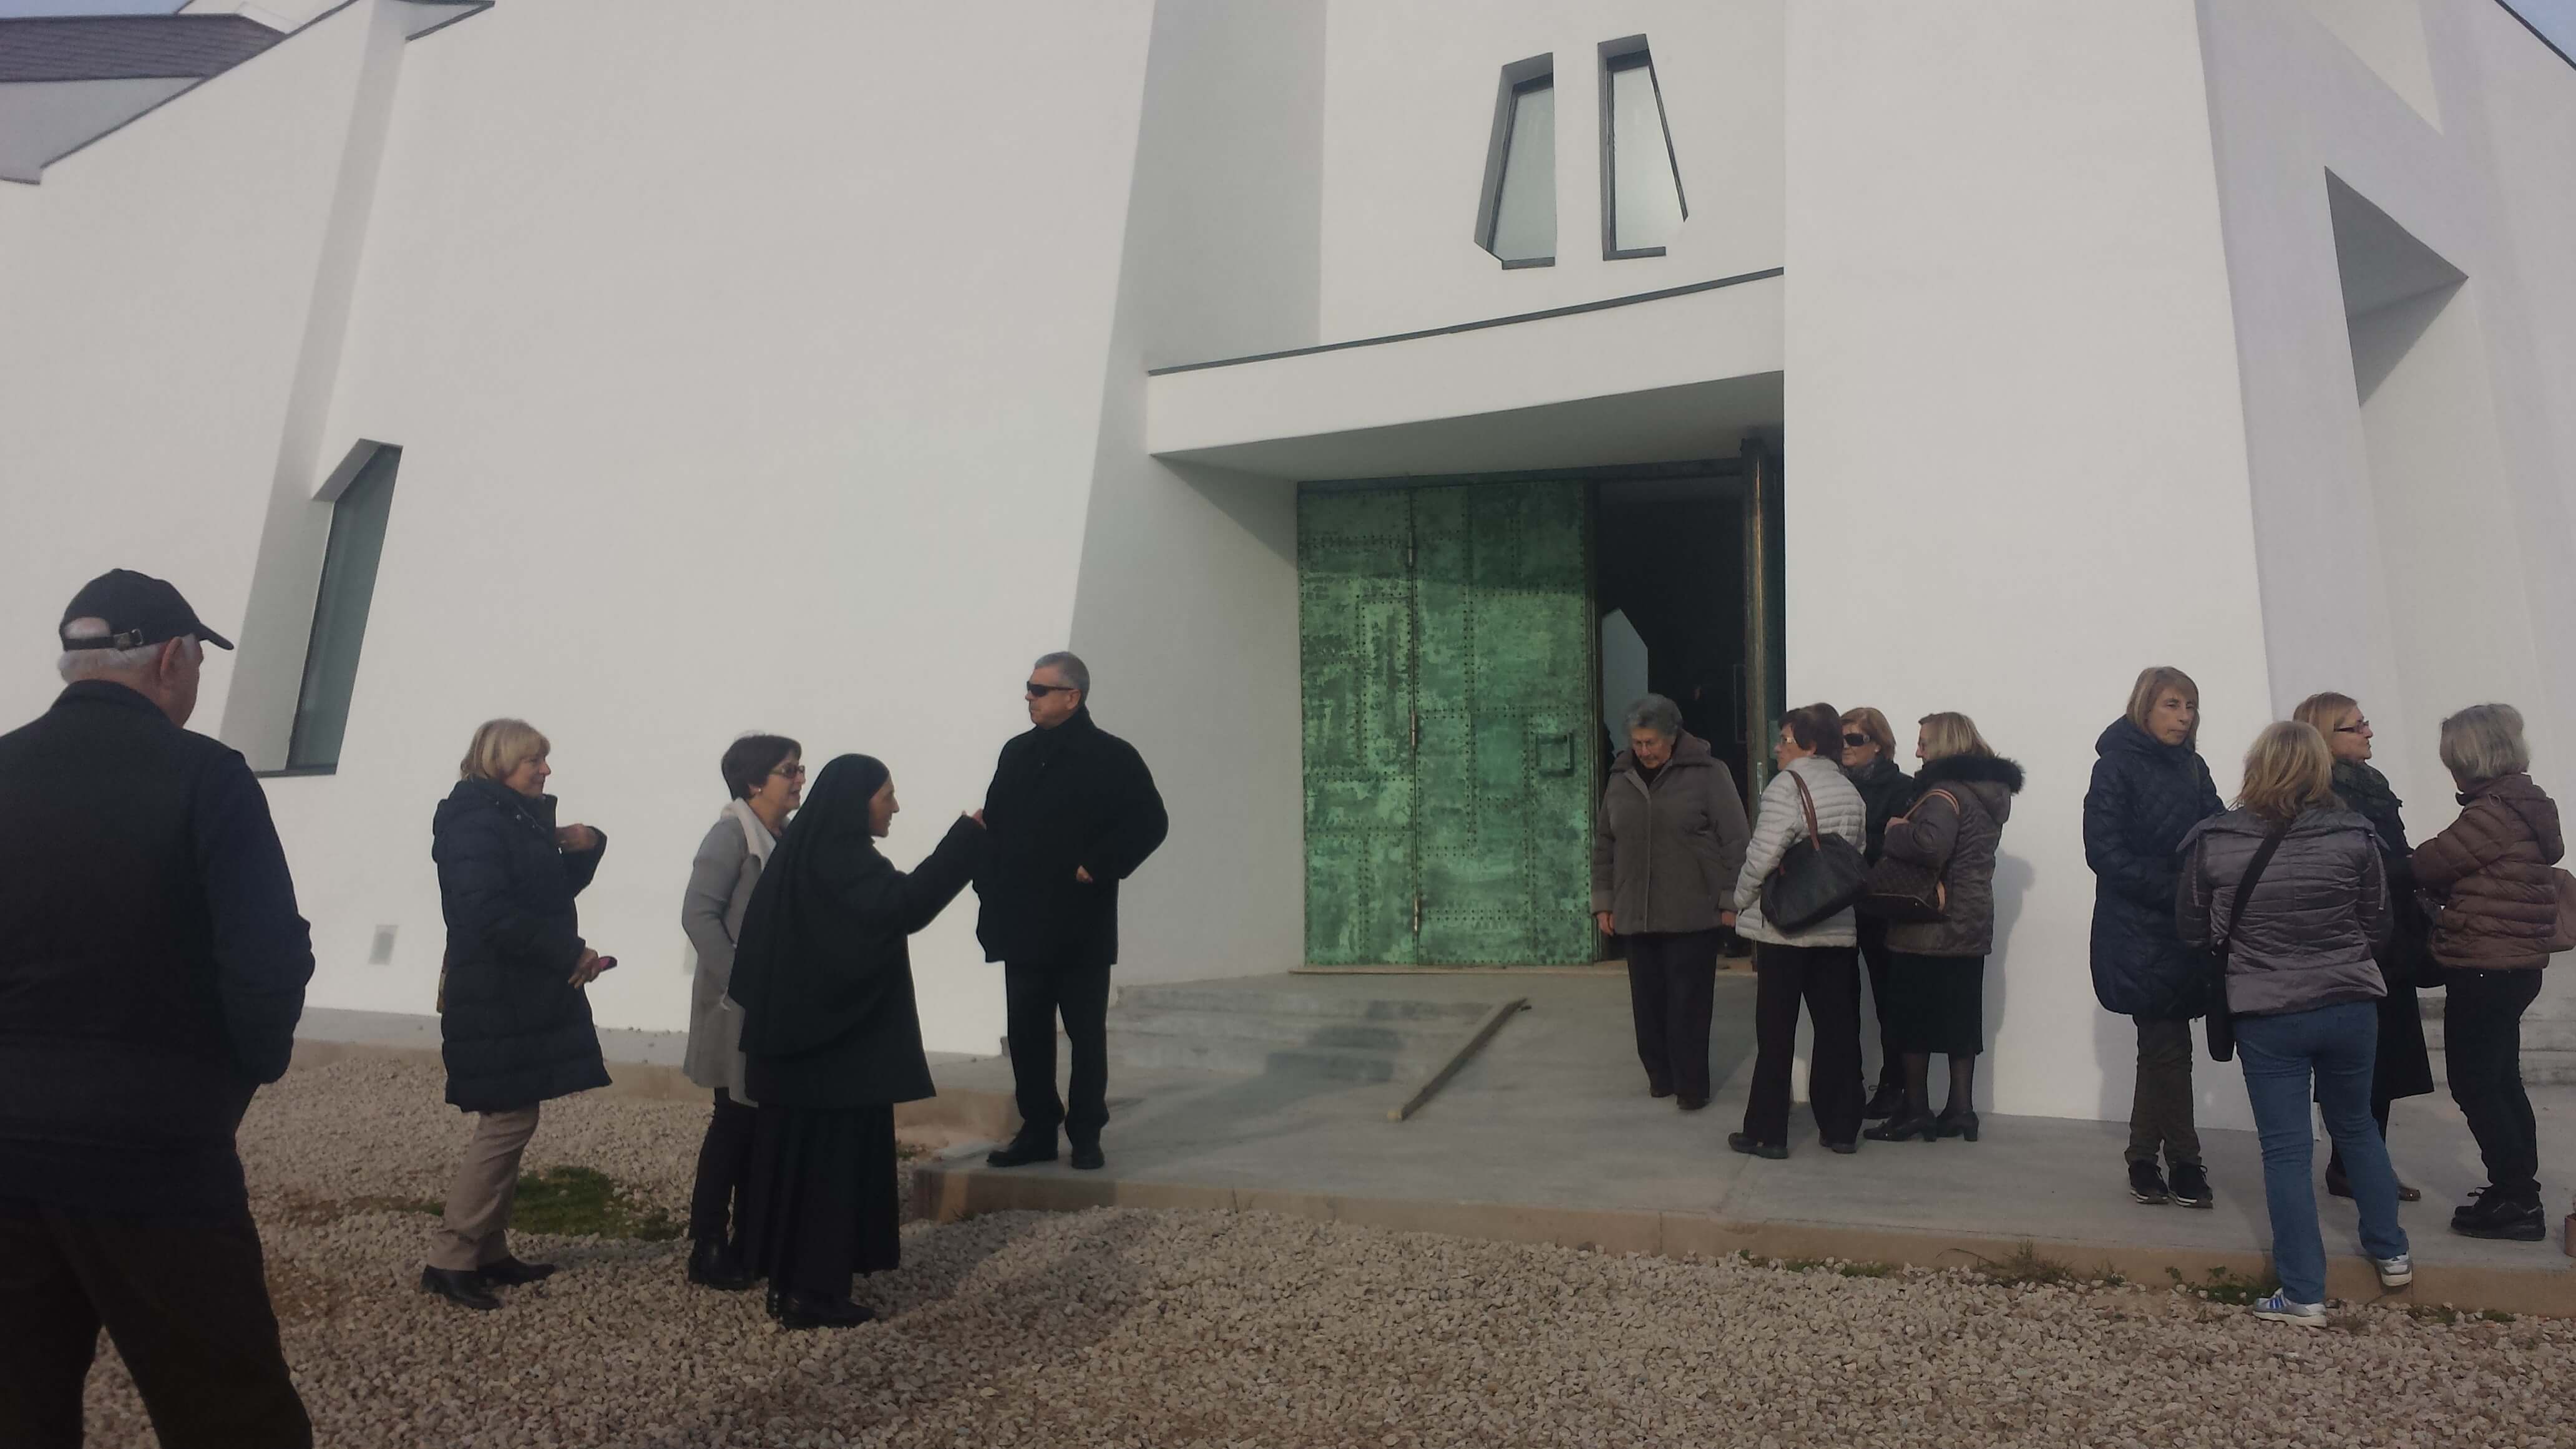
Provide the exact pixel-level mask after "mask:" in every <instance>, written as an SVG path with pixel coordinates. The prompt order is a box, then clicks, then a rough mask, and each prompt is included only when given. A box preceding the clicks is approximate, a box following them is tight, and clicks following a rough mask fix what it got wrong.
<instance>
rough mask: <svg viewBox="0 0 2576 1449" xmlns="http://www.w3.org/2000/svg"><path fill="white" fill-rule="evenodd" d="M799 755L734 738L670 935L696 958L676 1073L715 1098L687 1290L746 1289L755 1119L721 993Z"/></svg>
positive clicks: (701, 1158)
mask: <svg viewBox="0 0 2576 1449" xmlns="http://www.w3.org/2000/svg"><path fill="white" fill-rule="evenodd" d="M803 754H804V750H803V748H802V747H800V746H799V745H798V744H797V743H796V742H795V741H794V740H791V739H788V738H787V737H785V736H784V735H758V734H754V735H744V736H743V737H742V738H741V739H738V740H736V741H734V742H733V744H732V745H731V746H729V747H728V748H727V749H726V750H725V752H724V763H723V766H722V769H723V771H724V782H725V789H726V791H727V792H728V793H730V794H731V795H732V796H733V799H732V800H731V801H730V802H728V803H727V804H726V805H725V808H724V813H723V814H721V815H719V816H717V817H716V823H715V824H714V826H712V827H711V828H710V829H709V830H708V831H707V838H706V839H705V840H702V841H700V842H699V843H698V855H697V859H696V860H694V861H692V862H690V864H689V889H688V894H687V895H686V896H685V897H683V898H682V901H681V904H680V929H682V930H684V931H686V932H688V933H689V945H690V946H691V947H692V948H693V949H694V950H695V951H696V952H697V956H698V965H697V975H696V979H695V981H694V982H693V983H692V985H691V988H690V992H689V1051H688V1055H687V1057H685V1058H684V1059H683V1060H682V1063H681V1066H682V1070H684V1071H686V1072H687V1073H688V1076H689V1080H690V1081H692V1082H695V1083H697V1084H698V1085H699V1086H701V1087H707V1088H711V1089H712V1090H713V1091H714V1092H715V1094H716V1108H715V1115H714V1116H713V1117H712V1118H710V1119H709V1120H708V1122H707V1136H706V1141H705V1142H704V1143H702V1144H701V1145H700V1146H699V1148H698V1180H697V1186H696V1187H695V1188H694V1189H693V1190H692V1191H691V1193H690V1194H689V1238H690V1241H691V1244H692V1246H691V1247H690V1250H689V1281H690V1282H692V1283H697V1284H702V1285H704V1286H706V1287H709V1288H722V1289H726V1290H728V1291H738V1290H740V1289H744V1288H748V1287H750V1286H751V1283H752V1277H751V1274H750V1273H749V1272H747V1271H745V1269H744V1268H743V1266H742V1260H741V1257H740V1255H739V1253H738V1252H737V1251H736V1244H735V1239H736V1236H737V1232H738V1229H739V1225H740V1223H741V1221H742V1211H741V1209H742V1200H743V1193H744V1191H745V1188H746V1186H747V1184H748V1183H749V1181H750V1178H751V1139H752V1125H753V1122H754V1120H755V1116H756V1113H755V1111H754V1109H753V1106H752V1102H751V1098H750V1096H749V1094H748V1093H746V1092H745V1091H744V1090H743V1069H744V1068H743V1056H742V1008H741V1007H739V1006H737V1005H735V1004H734V1001H733V998H732V997H731V996H730V995H728V994H727V988H728V987H729V986H730V985H731V984H732V978H733V950H734V941H735V940H736V939H737V938H738V937H740V936H741V934H742V913H743V909H744V908H745V907H746V906H748V905H750V904H751V888H752V887H753V886H755V885H757V884H759V882H760V871H761V867H762V866H763V865H765V864H766V863H767V862H768V860H769V852H770V849H771V848H772V847H773V846H775V845H776V844H777V843H778V837H779V834H780V833H781V832H783V831H784V830H786V829H787V817H788V816H789V815H790V814H791V813H793V812H794V811H795V809H796V807H797V805H798V804H799V803H800V802H801V801H802V800H803V798H804V794H805V766H804V764H803V763H802V760H801V757H802V755H803Z"/></svg>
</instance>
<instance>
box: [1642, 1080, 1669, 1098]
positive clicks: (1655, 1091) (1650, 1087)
mask: <svg viewBox="0 0 2576 1449" xmlns="http://www.w3.org/2000/svg"><path fill="white" fill-rule="evenodd" d="M1672 1094H1673V1089H1672V1088H1670V1087H1667V1086H1665V1085H1664V1084H1663V1083H1661V1082H1648V1083H1647V1084H1646V1095H1647V1096H1649V1097H1652V1098H1654V1099H1655V1100H1657V1101H1662V1100H1663V1099H1664V1098H1666V1097H1669V1096H1671V1095H1672Z"/></svg>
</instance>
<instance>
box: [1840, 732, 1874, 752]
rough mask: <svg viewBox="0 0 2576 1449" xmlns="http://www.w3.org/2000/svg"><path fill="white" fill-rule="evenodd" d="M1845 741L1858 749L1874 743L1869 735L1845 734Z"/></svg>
mask: <svg viewBox="0 0 2576 1449" xmlns="http://www.w3.org/2000/svg"><path fill="white" fill-rule="evenodd" d="M1843 743H1844V744H1846V745H1849V746H1851V747H1852V748H1853V749H1855V750H1857V749H1860V748H1861V747H1863V746H1865V745H1868V744H1871V743H1873V741H1872V740H1871V739H1870V737H1869V736H1867V735H1845V736H1843Z"/></svg>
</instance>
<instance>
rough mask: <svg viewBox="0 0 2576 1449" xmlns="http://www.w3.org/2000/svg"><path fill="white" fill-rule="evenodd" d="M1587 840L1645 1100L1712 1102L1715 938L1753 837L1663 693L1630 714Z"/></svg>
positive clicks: (1720, 767) (1714, 764)
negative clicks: (1623, 949)
mask: <svg viewBox="0 0 2576 1449" xmlns="http://www.w3.org/2000/svg"><path fill="white" fill-rule="evenodd" d="M1627 724H1628V748H1627V749H1625V750H1622V751H1620V753H1619V757H1618V758H1617V759H1616V760H1614V761H1612V762H1611V765H1610V778H1609V783H1608V784H1607V785H1606V786H1605V787H1604V788H1603V790H1602V792H1601V812H1600V818H1599V823H1598V824H1597V826H1596V827H1595V829H1594V830H1593V835H1592V913H1593V919H1594V920H1595V921H1596V922H1597V923H1598V924H1599V925H1600V927H1601V930H1602V933H1603V934H1605V935H1614V936H1617V937H1619V938H1620V939H1621V940H1622V941H1623V942H1624V943H1625V944H1626V946H1627V949H1628V1006H1629V1011H1630V1013H1631V1014H1632V1015H1633V1016H1634V1018H1635V1020H1636V1027H1637V1058H1638V1060H1639V1061H1640V1062H1642V1063H1643V1064H1644V1065H1645V1068H1646V1091H1647V1094H1648V1095H1649V1096H1655V1097H1671V1098H1674V1099H1675V1101H1674V1105H1676V1106H1678V1107H1680V1108H1681V1110H1683V1111H1685V1112H1696V1111H1698V1110H1699V1109H1700V1108H1702V1107H1705V1106H1707V1105H1708V1095H1709V1073H1708V1022H1709V1012H1710V1008H1711V1000H1712V998H1713V997H1714V995H1715V993H1716V985H1717V950H1718V933H1719V931H1720V929H1721V928H1722V927H1723V926H1724V925H1725V924H1726V923H1727V922H1729V921H1731V920H1733V919H1734V915H1735V913H1734V912H1733V911H1732V910H1729V909H1727V903H1728V900H1729V897H1730V895H1731V893H1732V891H1733V888H1734V883H1735V873H1736V871H1737V870H1738V869H1739V868H1741V867H1742V865H1743V864H1744V847H1745V842H1746V840H1747V839H1748V838H1749V836H1750V835H1751V831H1750V830H1748V829H1747V828H1746V825H1745V822H1744V800H1743V797H1742V796H1740V795H1738V794H1737V793H1736V790H1735V775H1734V773H1733V772H1732V771H1730V770H1728V769H1727V768H1726V765H1725V762H1723V761H1721V760H1719V759H1718V758H1717V756H1716V755H1714V754H1712V753H1711V752H1710V750H1709V747H1708V744H1707V742H1706V741H1704V740H1702V739H1700V738H1699V737H1698V736H1697V735H1694V734H1691V733H1690V732H1689V731H1687V730H1685V729H1683V728H1682V715H1681V710H1680V708H1679V707H1678V706H1676V705H1675V704H1674V703H1673V702H1672V701H1671V700H1669V699H1666V698H1664V697H1663V696H1662V695H1660V694H1649V695H1647V696H1645V697H1644V698H1642V699H1640V700H1638V701H1637V702H1636V703H1635V704H1632V705H1630V706H1629V707H1628V721H1627Z"/></svg>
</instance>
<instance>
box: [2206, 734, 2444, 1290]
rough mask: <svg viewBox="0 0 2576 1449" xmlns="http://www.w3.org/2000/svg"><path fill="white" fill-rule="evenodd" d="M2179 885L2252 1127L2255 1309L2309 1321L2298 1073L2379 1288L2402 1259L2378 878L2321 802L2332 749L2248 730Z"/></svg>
mask: <svg viewBox="0 0 2576 1449" xmlns="http://www.w3.org/2000/svg"><path fill="white" fill-rule="evenodd" d="M2267 848H2268V849H2269V850H2270V852H2271V853H2270V854H2269V855H2268V856H2266V855H2265V854H2264V852H2265V850H2266V849H2267ZM2257 865H2260V866H2261V867H2262V869H2261V870H2260V871H2257V870H2255V869H2254V867H2255V866H2257ZM2249 881H2250V888H2249V885H2248V882H2249ZM2240 895H2241V896H2242V898H2243V899H2242V900H2241V902H2240V900H2239V896H2240ZM2179 897H2180V898H2179V899H2178V900H2177V901H2176V903H2175V925H2176V927H2177V930H2178V933H2179V934H2180V936H2181V937H2182V940H2183V941H2184V943H2185V944H2187V945H2191V946H2195V947H2201V948H2207V949H2214V950H2218V951H2222V952H2224V953H2225V954H2224V960H2225V961H2226V974H2225V986H2226V1000H2225V1001H2223V1002H2215V1003H2212V1008H2211V1009H2212V1011H2213V1012H2220V1011H2223V1012H2227V1013H2229V1014H2231V1015H2232V1016H2233V1018H2234V1025H2235V1029H2236V1054H2237V1057H2238V1059H2239V1060H2240V1061H2241V1062H2242V1063H2243V1065H2244V1070H2245V1095H2246V1096H2247V1097H2248V1098H2249V1099H2251V1101H2252V1102H2253V1106H2254V1126H2255V1130H2256V1132H2257V1134H2258V1135H2260V1136H2261V1138H2262V1139H2263V1200H2264V1203H2265V1205H2266V1206H2267V1207H2268V1208H2269V1209H2270V1211H2271V1218H2272V1261H2273V1264H2274V1266H2275V1267H2276V1268H2277V1269H2278V1270H2279V1271H2280V1275H2281V1291H2279V1292H2278V1293H2275V1294H2273V1295H2272V1296H2271V1297H2269V1298H2266V1299H2264V1300H2263V1301H2262V1302H2260V1303H2257V1304H2255V1305H2254V1316H2255V1317H2257V1318H2263V1319H2269V1320H2271V1321H2273V1322H2276V1323H2293V1324H2298V1325H2300V1326H2302V1327H2307V1328H2317V1327H2322V1326H2323V1325H2324V1324H2325V1321H2326V1310H2325V1298H2326V1255H2325V1242H2324V1240H2323V1238H2322V1237H2321V1236H2320V1235H2319V1233H2318V1230H2317V1196H2316V1188H2315V1186H2314V1182H2315V1179H2313V1178H2312V1177H2310V1176H2309V1170H2310V1169H2309V1155H2310V1142H2309V1133H2308V1101H2309V1097H2310V1087H2311V1083H2313V1084H2314V1095H2315V1100H2316V1104H2317V1108H2318V1110H2319V1112H2320V1113H2321V1114H2322V1115H2323V1116H2324V1117H2325V1122H2326V1131H2327V1132H2328V1133H2330V1134H2331V1135H2332V1136H2333V1137H2334V1143H2335V1147H2336V1149H2337V1150H2339V1151H2340V1152H2342V1153H2343V1162H2344V1172H2345V1174H2346V1175H2347V1176H2348V1177H2349V1178H2350V1179H2351V1181H2352V1193H2353V1200H2354V1203H2355V1205H2356V1206H2358V1207H2359V1208H2360V1209H2361V1242H2362V1246H2363V1247H2364V1248H2365V1249H2367V1250H2368V1251H2369V1253H2370V1256H2371V1258H2372V1260H2373V1262H2374V1264H2375V1266H2376V1267H2377V1268H2378V1270H2379V1284H2380V1286H2381V1287H2382V1288H2401V1287H2404V1286H2405V1285H2406V1284H2407V1283H2409V1282H2412V1281H2413V1280H2414V1267H2413V1265H2412V1264H2411V1263H2410V1262H2409V1261H2408V1259H2407V1245H2406V1232H2405V1230H2404V1229H2403V1228H2400V1227H2399V1226H2398V1225H2397V1174H2396V1173H2395V1172H2394V1171H2393V1170H2391V1169H2390V1167H2389V1165H2388V1147H2387V1145H2386V1144H2385V1143H2383V1142H2381V1141H2380V1140H2379V1128H2378V1124H2376V1123H2374V1122H2373V1121H2371V1119H2370V1078H2371V1064H2372V1060H2373V1058H2374V1057H2375V1055H2376V1053H2377V1050H2378V1042H2379V1006H2378V1003H2379V998H2380V996H2381V995H2382V994H2383V993H2384V992H2385V991H2386V986H2385V984H2384V983H2383V982H2382V980H2381V978H2380V974H2379V965H2378V962H2377V961H2376V960H2375V959H2374V956H2375V948H2376V947H2377V946H2378V945H2379V943H2380V942H2382V941H2383V940H2385V939H2386V938H2387V934H2388V919H2389V911H2388V886H2387V876H2386V872H2385V869H2384V867H2383V866H2382V865H2381V863H2380V857H2379V846H2378V841H2377V838H2376V837H2375V836H2374V835H2373V834H2372V832H2371V828H2370V822H2369V821H2367V820H2364V819H2363V818H2362V817H2361V816H2359V815H2356V814H2354V813H2353V812H2352V811H2350V810H2346V809H2344V808H2343V806H2342V805H2341V804H2340V803H2338V802H2337V801H2336V799H2335V794H2334V756H2333V754H2332V753H2331V752H2330V751H2329V750H2328V749H2327V748H2326V742H2325V737H2324V736H2323V735H2320V734H2318V733H2317V731H2316V729H2315V727H2314V726H2312V725H2304V724H2298V723H2295V722H2284V723H2280V724H2274V725H2267V726H2265V727H2264V730H2263V733H2262V734H2260V735H2258V736H2256V737H2255V740H2254V748H2253V749H2251V750H2249V751H2247V752H2246V755H2245V788H2244V791H2243V793H2242V794H2240V795H2239V796H2238V797H2237V800H2236V808H2235V809H2233V810H2230V811H2228V812H2227V813H2226V814H2224V815H2218V816H2213V817H2211V818H2210V819H2207V820H2204V821H2202V822H2200V823H2199V824H2198V825H2195V826H2193V827H2192V829H2191V833H2190V834H2189V835H2187V836H2185V837H2184V839H2183V872H2182V885H2181V888H2180V891H2179ZM2231 923H2232V925H2231ZM2213 1020H2215V1017H2213Z"/></svg>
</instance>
